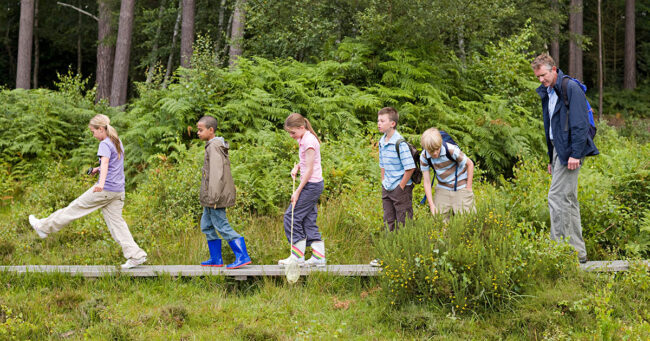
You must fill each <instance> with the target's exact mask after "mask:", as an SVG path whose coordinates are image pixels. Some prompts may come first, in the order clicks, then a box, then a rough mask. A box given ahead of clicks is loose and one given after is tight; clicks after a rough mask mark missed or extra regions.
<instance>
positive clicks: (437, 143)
mask: <svg viewBox="0 0 650 341" xmlns="http://www.w3.org/2000/svg"><path fill="white" fill-rule="evenodd" d="M420 144H421V145H422V148H423V149H424V150H426V151H427V152H428V153H429V155H433V153H434V152H435V151H437V150H438V149H440V147H441V146H442V135H440V131H438V129H436V128H429V129H427V130H425V131H424V133H422V138H420Z"/></svg>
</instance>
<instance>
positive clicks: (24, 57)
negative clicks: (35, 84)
mask: <svg viewBox="0 0 650 341" xmlns="http://www.w3.org/2000/svg"><path fill="white" fill-rule="evenodd" d="M33 33H34V0H21V1H20V30H19V32H18V58H17V59H18V65H17V67H16V89H18V88H22V89H29V82H30V79H29V78H30V77H29V76H30V73H31V66H32V39H33Z"/></svg>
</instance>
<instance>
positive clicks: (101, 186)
mask: <svg viewBox="0 0 650 341" xmlns="http://www.w3.org/2000/svg"><path fill="white" fill-rule="evenodd" d="M103 190H104V186H103V185H95V188H93V192H101V191H103Z"/></svg>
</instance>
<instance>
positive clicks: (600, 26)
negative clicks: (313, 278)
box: [597, 0, 603, 121]
mask: <svg viewBox="0 0 650 341" xmlns="http://www.w3.org/2000/svg"><path fill="white" fill-rule="evenodd" d="M601 7H602V0H598V19H597V20H598V121H600V120H602V119H603V24H602V23H603V17H602V14H601Z"/></svg>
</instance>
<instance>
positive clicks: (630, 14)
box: [623, 0, 636, 89]
mask: <svg viewBox="0 0 650 341" xmlns="http://www.w3.org/2000/svg"><path fill="white" fill-rule="evenodd" d="M634 12H635V11H634V0H626V1H625V67H624V77H623V89H635V88H636V44H635V39H636V34H635V32H634V31H635V17H634V16H635V13H634Z"/></svg>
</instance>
